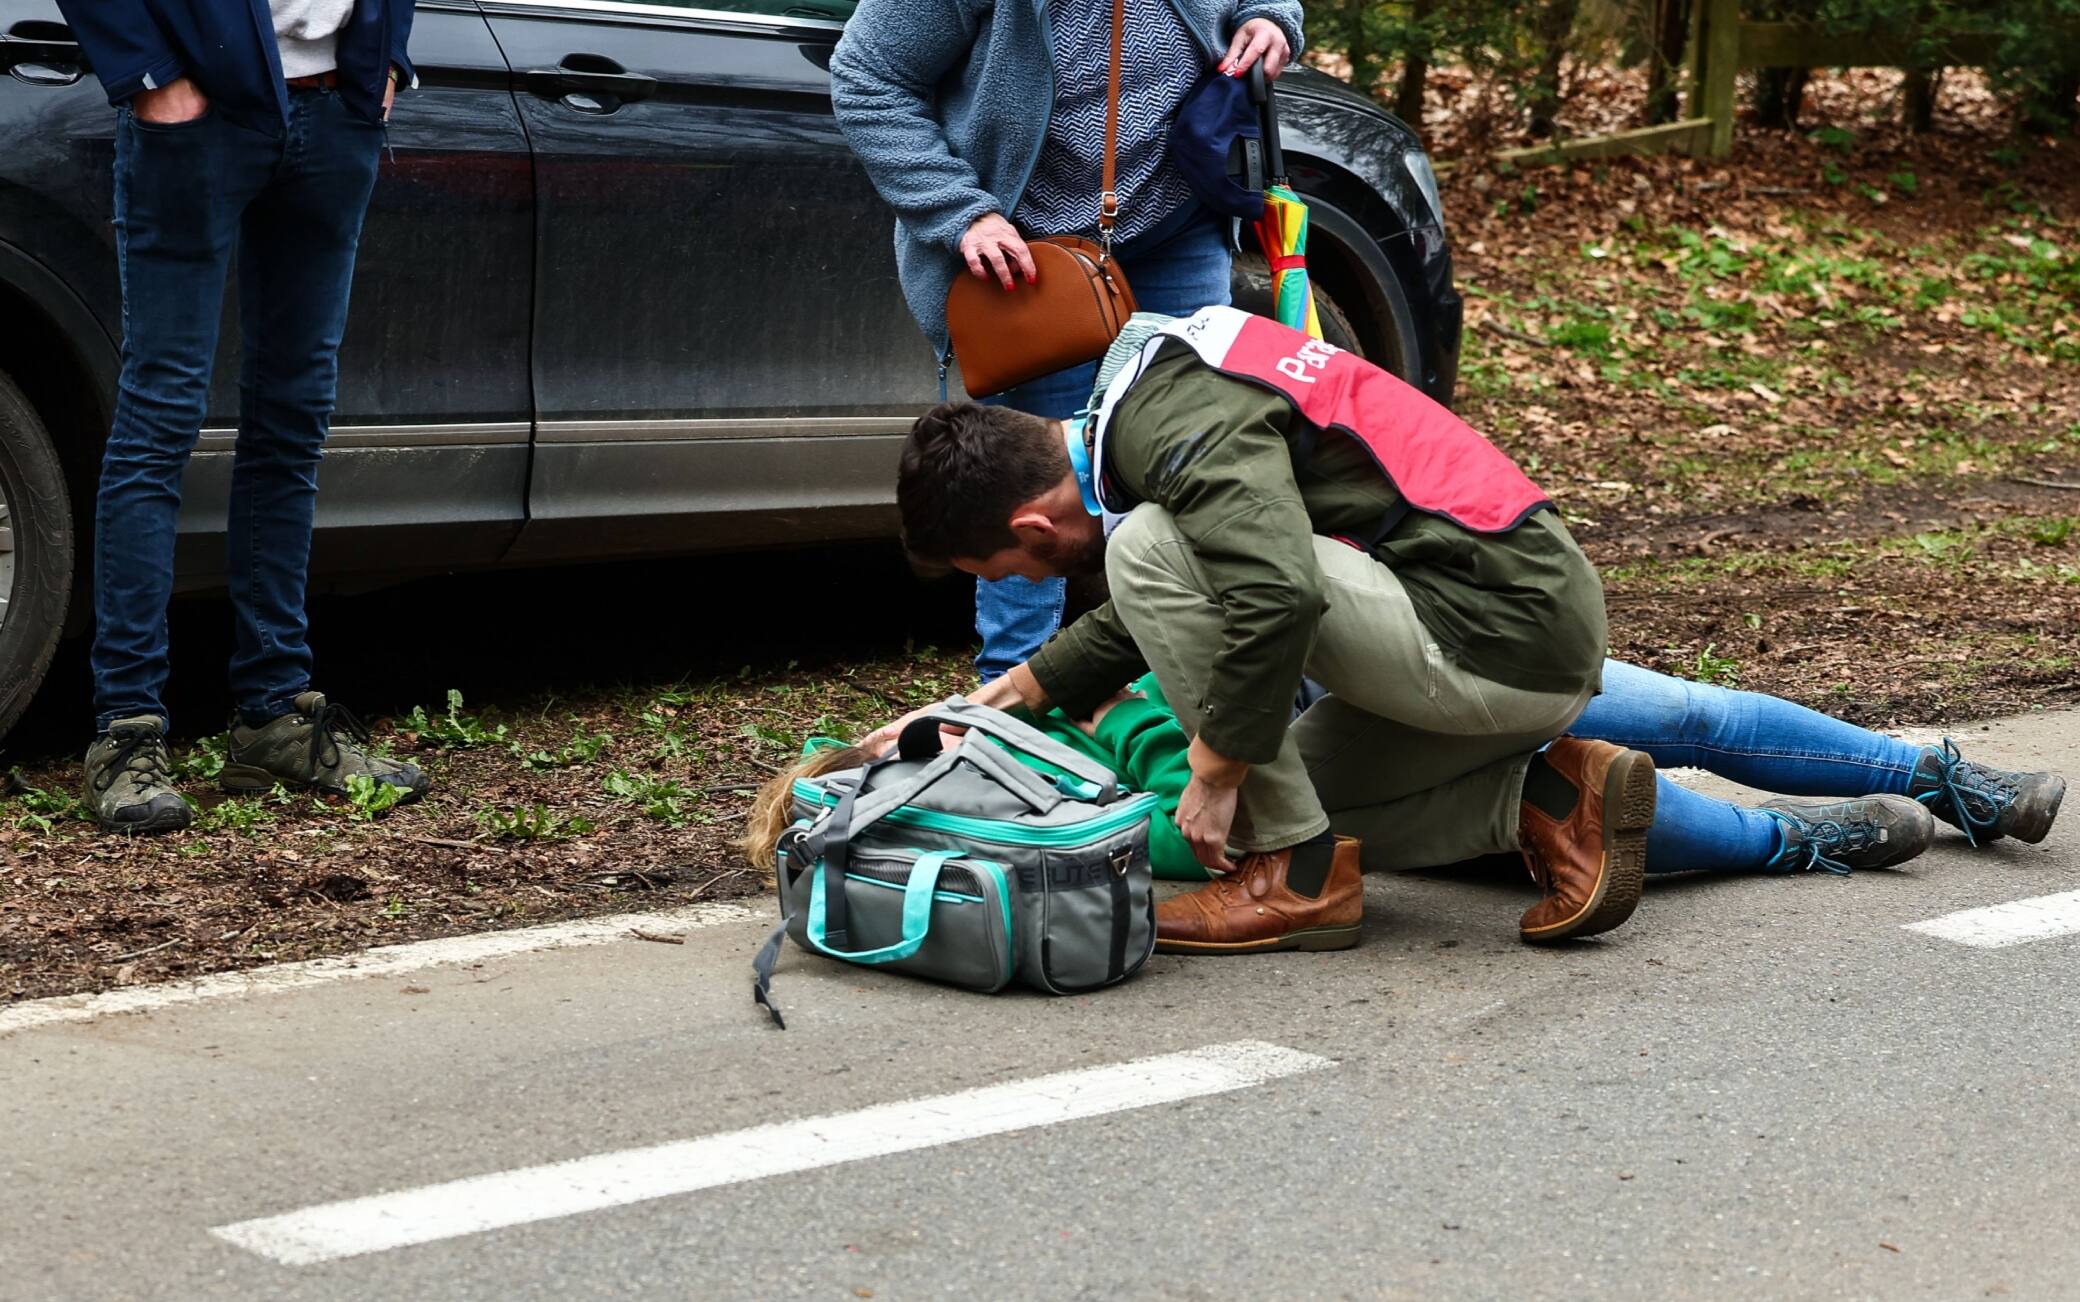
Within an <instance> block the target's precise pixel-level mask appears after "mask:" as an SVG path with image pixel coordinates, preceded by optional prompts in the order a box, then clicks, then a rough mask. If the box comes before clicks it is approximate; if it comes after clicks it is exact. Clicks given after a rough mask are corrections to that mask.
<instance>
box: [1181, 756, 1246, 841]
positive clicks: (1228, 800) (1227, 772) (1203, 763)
mask: <svg viewBox="0 0 2080 1302" xmlns="http://www.w3.org/2000/svg"><path fill="white" fill-rule="evenodd" d="M1186 760H1187V761H1188V762H1189V763H1190V764H1191V766H1192V780H1191V781H1190V782H1188V783H1186V784H1185V788H1184V795H1183V796H1181V797H1179V799H1178V802H1177V830H1178V831H1179V832H1181V833H1182V834H1183V835H1184V839H1185V841H1186V842H1187V843H1188V844H1189V845H1190V846H1191V847H1192V857H1193V858H1194V859H1197V860H1198V861H1199V865H1200V866H1201V867H1202V868H1205V869H1206V870H1207V871H1208V872H1215V873H1231V872H1234V871H1235V864H1234V862H1233V861H1231V860H1230V859H1229V858H1228V833H1229V832H1230V831H1232V830H1233V829H1234V827H1235V804H1236V800H1237V798H1238V797H1239V796H1240V794H1241V790H1242V780H1243V779H1244V778H1245V777H1248V776H1249V765H1247V764H1245V763H1243V762H1242V761H1241V760H1234V759H1229V758H1228V757H1227V756H1225V755H1223V754H1221V753H1220V752H1219V751H1216V750H1215V749H1214V748H1213V747H1211V746H1209V745H1207V744H1206V742H1205V740H1204V739H1203V738H1200V737H1194V738H1192V745H1191V749H1190V750H1188V751H1187V752H1186Z"/></svg>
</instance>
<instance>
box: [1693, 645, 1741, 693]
mask: <svg viewBox="0 0 2080 1302" xmlns="http://www.w3.org/2000/svg"><path fill="white" fill-rule="evenodd" d="M1716 650H1718V644H1717V643H1716V642H1707V643H1705V648H1704V650H1702V651H1700V652H1698V653H1697V659H1696V660H1695V661H1693V662H1692V663H1691V665H1690V677H1692V678H1693V679H1695V680H1697V681H1698V682H1700V683H1716V684H1717V685H1719V686H1721V687H1732V686H1733V685H1735V684H1736V683H1738V682H1740V678H1741V662H1740V661H1738V660H1735V659H1734V658H1733V657H1731V656H1721V655H1714V654H1712V653H1713V652H1714V651H1716Z"/></svg>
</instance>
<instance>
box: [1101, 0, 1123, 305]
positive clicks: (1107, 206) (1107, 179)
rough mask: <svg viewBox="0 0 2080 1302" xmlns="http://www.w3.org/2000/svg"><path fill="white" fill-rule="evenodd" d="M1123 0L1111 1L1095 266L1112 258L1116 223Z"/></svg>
mask: <svg viewBox="0 0 2080 1302" xmlns="http://www.w3.org/2000/svg"><path fill="white" fill-rule="evenodd" d="M1126 31H1127V0H1112V70H1111V74H1110V76H1109V77H1108V78H1107V80H1106V88H1105V163H1104V170H1103V173H1102V174H1101V176H1100V178H1099V182H1098V243H1099V244H1100V245H1101V246H1103V248H1104V251H1105V252H1104V256H1103V257H1102V258H1100V259H1099V265H1100V266H1103V265H1104V264H1105V263H1107V262H1110V261H1111V260H1112V228H1113V227H1114V226H1115V225H1116V224H1118V222H1119V192H1118V191H1117V190H1115V189H1114V188H1113V184H1114V182H1115V181H1116V180H1117V179H1118V178H1117V174H1116V171H1115V168H1114V154H1115V153H1116V151H1117V150H1118V147H1119V63H1120V46H1121V45H1122V44H1124V43H1125V41H1126Z"/></svg>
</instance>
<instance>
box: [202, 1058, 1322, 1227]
mask: <svg viewBox="0 0 2080 1302" xmlns="http://www.w3.org/2000/svg"><path fill="white" fill-rule="evenodd" d="M1333 1065H1334V1064H1333V1063H1332V1062H1331V1060H1330V1059H1327V1058H1323V1057H1318V1056H1317V1055H1315V1054H1311V1053H1302V1052H1301V1051H1299V1050H1298V1049H1288V1048H1284V1047H1282V1046H1280V1045H1276V1044H1265V1043H1263V1042H1262V1041H1258V1040H1239V1041H1236V1042H1234V1043H1232V1044H1214V1045H1208V1046H1207V1047H1206V1048H1203V1049H1193V1050H1191V1051H1189V1052H1186V1053H1167V1054H1163V1055H1161V1056H1160V1057H1155V1058H1142V1059H1139V1060H1137V1061H1134V1062H1123V1063H1116V1064H1114V1065H1112V1066H1109V1067H1087V1068H1082V1069H1079V1070H1076V1071H1065V1072H1057V1073H1055V1074H1054V1075H1051V1076H1039V1077H1035V1078H1034V1079H1032V1080H1025V1081H1012V1082H1010V1083H1008V1084H1003V1085H986V1086H983V1087H981V1088H978V1089H970V1090H961V1091H959V1092H958V1093H954V1094H939V1095H935V1096H933V1097H930V1098H922V1099H911V1100H909V1101H908V1102H904V1103H884V1104H881V1105H879V1106H876V1107H870V1108H862V1109H860V1110H859V1111H857V1112H840V1113H834V1114H832V1115H829V1116H822V1117H808V1118H804V1119H803V1120H800V1121H783V1122H779V1123H776V1124H773V1125H767V1126H754V1127H752V1128H750V1129H748V1130H732V1131H728V1132H726V1133H723V1134H719V1135H707V1136H704V1137H702V1138H700V1139H687V1140H681V1141H679V1142H676V1143H670V1144H659V1145H657V1146H656V1147H654V1148H631V1149H626V1150H623V1151H621V1152H618V1153H601V1154H599V1155H597V1156H595V1157H580V1158H573V1159H572V1160H570V1161H567V1162H554V1163H551V1164H549V1165H547V1166H531V1167H523V1168H521V1169H520V1170H517V1171H502V1172H498V1173H495V1174H492V1175H479V1176H471V1177H470V1178H468V1179H464V1180H452V1181H449V1182H448V1183H446V1184H436V1185H427V1186H424V1187H422V1188H418V1189H405V1190H400V1191H398V1192H396V1193H387V1194H377V1195H375V1196H373V1197H369V1198H353V1199H349V1200H347V1201H345V1202H336V1203H325V1204H322V1205H320V1206H316V1207H306V1208H304V1209H303V1210H301V1211H294V1212H287V1213H284V1214H283V1215H280V1216H267V1217H262V1218H260V1219H258V1220H251V1221H240V1222H238V1223H237V1224H235V1225H222V1226H218V1227H217V1228H215V1229H213V1230H211V1231H210V1233H211V1234H214V1235H216V1236H217V1237H218V1238H220V1239H223V1240H225V1241H226V1242H228V1243H233V1244H236V1245H237V1246H239V1247H241V1248H244V1249H246V1250H248V1251H250V1252H255V1253H258V1254H259V1255H261V1256H263V1257H270V1258H272V1259H274V1260H275V1261H278V1262H281V1263H283V1264H284V1265H289V1266H307V1265H311V1264H313V1263H315V1262H321V1261H336V1260H338V1259H339V1258H342V1257H358V1256H361V1255H363V1254H364V1253H370V1252H385V1251H388V1250H390V1249H392V1248H403V1247H408V1246H410V1245H412V1244H415V1243H432V1242H435V1241H436V1240H440V1239H452V1238H456V1237H459V1236H461V1235H465V1234H481V1233H483V1232H484V1231H486V1230H497V1229H504V1228H505V1227H507V1226H512V1225H526V1224H528V1223H530V1222H533V1221H546V1220H551V1219H554V1218H556V1217H560V1216H574V1215H577V1214H578V1213H580V1212H593V1211H601V1210H604V1209H606V1208H609V1207H620V1206H624V1205H626V1204H628V1203H635V1202H643V1201H646V1200H648V1199H652V1198H664V1197H668V1196H670V1195H672V1194H683V1193H692V1192H694V1191H695V1190H699V1189H714V1188H718V1187H720V1186H723V1185H731V1184H741V1183H743V1182H744V1181H746V1180H763V1179H766V1178H768V1177H770V1176H776V1175H787V1174H789V1173H791V1172H795V1171H813V1170H816V1169H818V1168H819V1167H826V1166H837V1165H839V1164H840V1163H844V1162H858V1161H861V1160H863V1159H866V1158H870V1157H883V1156H886V1155H888V1154H890V1153H906V1152H911V1151H913V1150H916V1149H921V1148H936V1147H938V1146H939V1145H941V1144H954V1143H959V1142H961V1141H962V1140H968V1139H979V1138H981V1137H983V1136H985V1135H1001V1134H1005V1133H1007V1132H1009V1131H1014V1130H1029V1129H1031V1128H1033V1127H1035V1126H1051V1125H1057V1124H1059V1123H1061V1122H1064V1121H1077V1120H1081V1119H1083V1118H1086V1117H1097V1116H1103V1115H1105V1114H1106V1113H1108V1112H1126V1111H1129V1110H1132V1109H1134V1108H1146V1107H1153V1106H1155V1105H1157V1104H1162V1103H1175V1102H1177V1101H1179V1100H1182V1099H1190V1098H1198V1097H1201V1096H1203V1095H1207V1094H1225V1093H1228V1092H1229V1091H1232V1090H1239V1089H1247V1088H1248V1087H1250V1086H1252V1085H1261V1084H1263V1083H1264V1082H1266V1081H1270V1080H1276V1079H1278V1078H1279V1077H1281V1076H1293V1075H1297V1074H1299V1073H1302V1072H1309V1071H1316V1070H1319V1069H1320V1068H1323V1067H1328V1066H1333Z"/></svg>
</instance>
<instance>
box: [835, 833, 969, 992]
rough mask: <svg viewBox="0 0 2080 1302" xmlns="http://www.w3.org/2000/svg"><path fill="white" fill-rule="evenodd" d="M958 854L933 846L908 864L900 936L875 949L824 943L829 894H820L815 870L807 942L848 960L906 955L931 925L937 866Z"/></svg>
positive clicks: (888, 959)
mask: <svg viewBox="0 0 2080 1302" xmlns="http://www.w3.org/2000/svg"><path fill="white" fill-rule="evenodd" d="M961 857H962V856H961V854H960V852H959V851H957V850H934V851H933V852H932V853H930V854H921V855H919V856H917V862H916V863H914V864H911V865H910V879H909V881H908V882H906V883H905V884H904V886H903V935H902V939H900V940H898V941H896V942H895V943H894V944H891V945H883V946H881V947H880V948H879V949H855V950H842V949H834V948H832V947H831V946H830V945H829V944H828V943H826V942H827V940H828V936H829V933H828V931H827V930H826V929H825V926H824V913H825V910H826V909H827V908H828V905H829V897H826V895H825V894H824V888H823V882H824V874H822V873H817V874H816V875H815V876H814V877H813V878H812V879H811V881H810V883H809V918H808V925H807V927H806V928H805V930H806V931H807V932H808V936H809V943H810V944H811V945H813V946H815V947H816V949H817V951H818V952H819V953H823V954H828V955H830V956H831V957H832V958H842V959H844V960H846V961H847V962H850V963H870V964H871V963H897V962H901V961H902V960H903V959H906V958H909V957H910V956H911V955H912V954H915V953H916V952H917V949H918V946H920V945H922V944H924V938H925V936H926V934H927V933H929V932H930V931H931V929H932V892H934V891H936V890H937V889H938V888H939V870H940V869H942V868H944V867H945V866H946V865H947V863H948V862H950V861H952V860H954V859H959V858H961ZM842 889H843V888H842V886H841V887H840V890H841V891H842Z"/></svg>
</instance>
